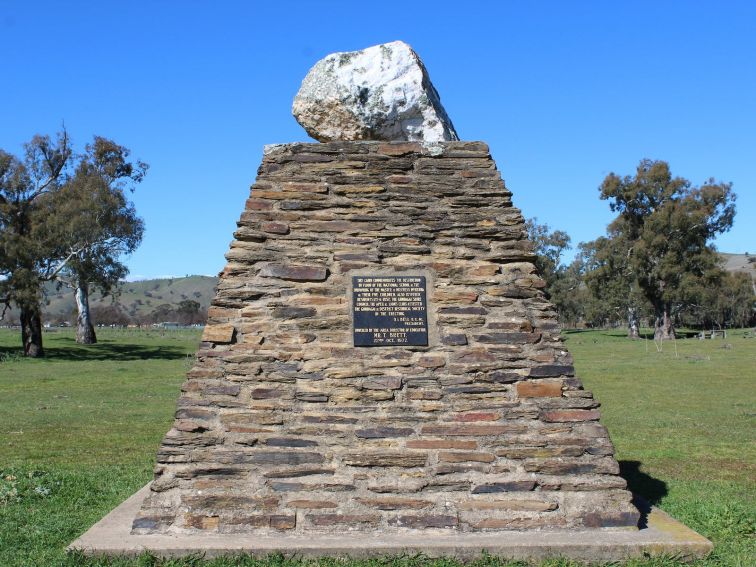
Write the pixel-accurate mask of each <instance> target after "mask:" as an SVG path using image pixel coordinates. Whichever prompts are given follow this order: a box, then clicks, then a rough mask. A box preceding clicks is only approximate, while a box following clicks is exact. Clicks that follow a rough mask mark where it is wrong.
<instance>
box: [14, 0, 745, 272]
mask: <svg viewBox="0 0 756 567" xmlns="http://www.w3.org/2000/svg"><path fill="white" fill-rule="evenodd" d="M396 39H401V40H404V41H406V42H407V43H409V44H410V45H412V46H413V47H414V49H415V50H416V51H417V52H418V53H419V54H420V56H421V57H422V58H423V60H424V61H425V64H426V66H427V68H428V70H429V72H430V75H431V78H432V80H433V82H434V84H435V85H436V87H437V89H438V91H439V93H440V94H441V97H442V101H443V103H444V105H445V107H446V109H447V111H448V113H449V115H450V117H451V118H452V120H453V121H454V124H455V126H456V128H457V131H458V132H459V134H460V136H461V137H462V138H463V139H466V140H484V141H486V142H488V143H489V145H490V146H491V150H492V154H493V156H494V158H495V159H496V160H497V162H498V166H499V169H500V170H501V171H502V175H503V177H504V179H505V180H506V182H507V185H508V186H509V187H510V189H511V190H512V191H513V192H514V201H515V205H517V206H518V207H520V208H521V209H522V211H523V213H524V214H525V216H526V217H533V216H536V217H538V218H539V220H540V221H541V222H547V223H548V224H549V225H551V226H552V227H554V228H559V229H562V230H565V231H567V232H568V233H569V234H570V235H571V237H572V239H573V243H577V242H580V241H585V240H591V239H593V238H596V237H597V236H599V235H601V234H603V233H604V230H605V227H606V224H607V222H608V221H609V220H610V219H611V214H610V212H609V209H608V206H607V203H606V202H604V201H600V200H599V199H598V190H597V187H598V185H599V184H600V182H601V180H602V179H603V178H604V176H605V175H606V174H607V173H609V172H610V171H614V172H617V173H620V174H631V173H633V172H634V170H635V166H636V165H637V163H638V161H639V160H640V159H641V158H644V157H648V158H653V159H664V160H667V161H668V162H670V165H671V167H672V171H673V173H675V174H677V175H681V176H683V177H687V178H688V179H690V180H691V181H693V182H694V183H697V184H698V183H701V182H703V181H704V180H705V179H707V178H708V177H715V178H716V179H718V180H721V181H731V182H733V183H734V189H735V192H736V193H737V194H738V214H737V217H736V219H735V226H734V228H733V229H732V231H731V232H730V233H728V234H726V235H724V236H722V237H721V238H719V240H718V241H717V245H718V247H719V248H720V250H722V251H725V252H740V253H742V252H746V251H749V252H751V253H756V228H755V227H756V2H752V1H743V2H727V1H718V2H717V1H713V0H712V1H711V2H695V1H680V2H672V1H663V2H662V1H658V0H657V1H651V2H622V3H620V2H604V1H601V2H599V1H580V2H578V1H575V2H566V1H562V2H524V1H522V2H514V1H501V2H497V1H491V2H480V1H474V0H468V1H466V2H458V1H455V2H443V1H434V2H419V1H417V2H416V1H407V0H404V1H400V2H392V1H387V0H384V1H381V2H356V1H354V0H351V1H344V2H336V1H322V2H314V1H310V2H305V1H301V2H291V1H284V0H279V1H276V2H251V1H250V2H224V1H217V2H194V1H181V2H179V1H175V2H166V1H145V2H138V1H121V2H110V1H102V0H100V1H96V2H83V1H82V2H70V1H62V0H61V1H55V2H52V1H47V2H43V1H35V2H29V1H26V0H0V53H2V61H3V63H2V74H0V81H1V83H2V86H1V87H0V148H3V149H5V150H8V151H12V152H18V151H19V150H20V146H21V144H22V142H24V141H26V140H28V139H29V138H30V137H31V136H32V135H33V134H35V133H38V132H39V133H53V132H55V131H56V130H57V129H58V128H59V127H60V125H61V123H62V122H63V121H65V124H66V127H67V128H68V130H69V132H70V134H71V135H72V137H73V139H74V142H75V143H76V144H77V145H78V146H79V147H81V146H83V145H84V144H85V143H86V142H87V141H88V140H89V139H90V138H91V136H92V135H93V134H98V135H102V136H106V137H110V138H113V139H114V140H116V141H117V142H119V143H121V144H123V145H125V146H127V147H129V148H131V149H132V151H133V155H134V156H136V157H139V158H141V159H143V160H145V161H147V162H148V163H149V164H150V165H151V168H150V172H149V174H148V176H147V178H146V180H145V182H144V183H142V185H140V186H139V187H138V189H137V192H136V193H135V194H134V201H135V203H136V206H137V209H138V211H139V213H140V214H141V215H142V216H143V217H144V219H145V222H146V226H147V231H146V235H145V239H144V242H143V244H142V246H141V248H140V249H139V250H138V251H137V252H136V253H135V254H134V255H133V256H132V257H131V258H130V259H129V260H128V264H129V266H130V268H131V273H132V276H158V275H168V274H171V275H183V274H214V273H217V272H218V271H219V270H220V269H221V268H222V267H223V265H224V258H223V254H224V253H225V252H226V250H227V247H228V243H229V242H230V240H231V234H232V232H233V230H234V228H235V222H236V220H237V219H238V217H239V214H240V212H241V210H242V207H243V203H244V200H245V199H246V197H247V195H248V188H249V185H250V184H251V183H252V181H253V180H254V177H255V173H256V170H257V167H258V165H259V162H260V159H261V156H262V146H263V145H264V144H268V143H275V142H292V141H305V140H308V137H307V135H306V133H305V132H304V130H303V129H302V128H301V127H300V126H299V125H298V124H297V123H296V121H295V120H294V118H292V116H291V112H290V108H291V102H292V98H293V97H294V94H295V93H296V91H297V89H298V87H299V84H300V82H301V80H302V78H303V77H304V76H305V74H306V73H307V71H308V69H309V68H310V67H311V66H312V65H313V64H314V63H315V62H316V61H317V60H318V59H320V58H321V57H323V56H324V55H326V54H328V53H331V52H334V51H348V50H354V49H360V48H364V47H368V46H370V45H375V44H378V43H383V42H387V41H392V40H396Z"/></svg>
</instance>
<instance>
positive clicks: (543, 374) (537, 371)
mask: <svg viewBox="0 0 756 567" xmlns="http://www.w3.org/2000/svg"><path fill="white" fill-rule="evenodd" d="M574 374H575V368H574V367H572V366H567V365H559V364H546V365H542V366H534V367H533V368H531V369H530V376H532V377H533V378H548V377H551V376H554V377H556V376H573V375H574Z"/></svg>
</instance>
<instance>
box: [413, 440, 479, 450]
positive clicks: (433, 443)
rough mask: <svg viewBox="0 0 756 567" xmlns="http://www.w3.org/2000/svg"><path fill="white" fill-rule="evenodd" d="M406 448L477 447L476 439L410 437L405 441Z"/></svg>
mask: <svg viewBox="0 0 756 567" xmlns="http://www.w3.org/2000/svg"><path fill="white" fill-rule="evenodd" d="M405 445H406V446H407V448H408V449H477V448H478V442H477V441H454V440H451V439H450V440H447V439H411V440H410V441H407V442H406V443H405Z"/></svg>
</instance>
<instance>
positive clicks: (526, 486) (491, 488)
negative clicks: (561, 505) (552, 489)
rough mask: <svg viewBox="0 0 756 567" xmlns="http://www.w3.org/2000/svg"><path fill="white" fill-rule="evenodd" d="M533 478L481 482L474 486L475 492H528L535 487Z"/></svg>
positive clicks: (473, 491)
mask: <svg viewBox="0 0 756 567" xmlns="http://www.w3.org/2000/svg"><path fill="white" fill-rule="evenodd" d="M535 485H536V483H535V481H533V480H510V481H504V482H490V483H487V484H479V485H478V486H476V487H475V488H473V490H472V493H473V494H491V493H494V492H527V491H529V490H533V489H534V488H535Z"/></svg>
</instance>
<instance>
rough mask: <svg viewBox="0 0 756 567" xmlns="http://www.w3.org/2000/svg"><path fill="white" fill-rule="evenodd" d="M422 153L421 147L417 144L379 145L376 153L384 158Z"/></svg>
mask: <svg viewBox="0 0 756 567" xmlns="http://www.w3.org/2000/svg"><path fill="white" fill-rule="evenodd" d="M421 151H422V146H421V145H420V144H418V143H414V142H407V143H394V144H381V145H380V146H378V153H379V154H381V155H384V156H404V155H407V154H413V153H414V154H419V153H420V152H421Z"/></svg>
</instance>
